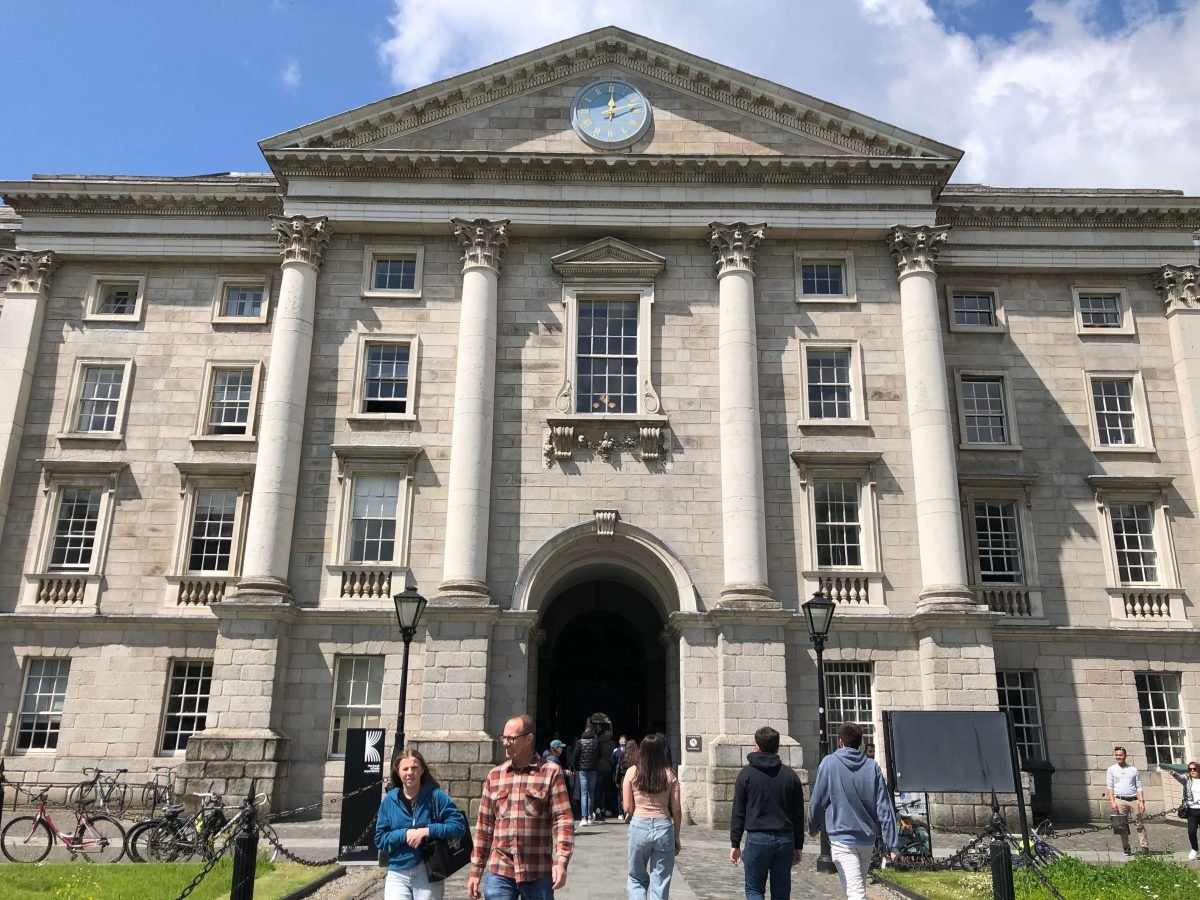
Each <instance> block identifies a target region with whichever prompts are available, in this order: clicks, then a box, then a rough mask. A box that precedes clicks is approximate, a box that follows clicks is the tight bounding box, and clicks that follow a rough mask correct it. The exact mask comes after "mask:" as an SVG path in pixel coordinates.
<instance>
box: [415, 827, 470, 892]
mask: <svg viewBox="0 0 1200 900" xmlns="http://www.w3.org/2000/svg"><path fill="white" fill-rule="evenodd" d="M472 849H474V845H473V844H472V843H471V829H470V828H469V827H468V828H467V830H466V831H464V832H463V833H462V836H461V837H456V838H429V839H428V840H426V841H425V871H426V872H427V873H428V874H429V880H430V881H445V880H446V879H447V878H449V877H450V876H451V875H453V874H454V873H455V872H457V871H458V870H459V869H461V868H462V867H463V866H465V865H466V864H467V863H469V862H470V861H471V850H472Z"/></svg>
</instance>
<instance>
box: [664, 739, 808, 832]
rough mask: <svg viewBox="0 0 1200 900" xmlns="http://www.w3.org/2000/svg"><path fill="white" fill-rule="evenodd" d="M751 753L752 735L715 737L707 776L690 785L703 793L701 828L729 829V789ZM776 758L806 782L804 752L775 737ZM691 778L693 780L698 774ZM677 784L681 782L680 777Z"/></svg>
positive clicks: (730, 810)
mask: <svg viewBox="0 0 1200 900" xmlns="http://www.w3.org/2000/svg"><path fill="white" fill-rule="evenodd" d="M764 724H765V723H764ZM753 752H754V735H753V734H747V735H742V734H719V735H717V736H716V737H715V738H713V739H712V741H711V742H710V743H709V745H708V766H707V772H706V773H704V774H703V777H702V778H699V779H696V781H694V782H691V783H693V784H696V787H697V788H701V789H703V790H704V791H705V796H704V806H703V807H702V812H701V813H700V817H701V818H703V819H704V820H705V821H704V822H703V823H702V824H704V825H706V826H708V827H709V828H727V827H728V826H729V822H730V819H731V818H732V817H733V787H734V784H735V783H736V782H737V777H738V775H740V774H741V771H742V769H744V768H745V767H746V756H747V755H748V754H750V753H753ZM693 755H697V754H693ZM779 758H780V761H781V762H782V763H783V764H784V765H785V766H788V767H790V768H792V769H794V770H795V771H796V774H797V775H799V776H800V780H801V781H803V782H805V783H807V782H808V781H809V778H808V772H807V771H806V770H805V769H804V748H803V747H801V746H800V745H799V744H798V743H796V741H795V740H794V739H792V738H791V737H788V736H787V735H783V734H781V735H780V736H779ZM684 762H685V763H686V762H688V761H687V760H684ZM692 774H693V777H694V776H695V775H698V774H700V773H692ZM680 780H681V781H682V780H683V776H682V775H681V776H680ZM697 782H698V783H697ZM693 808H695V807H694V806H693Z"/></svg>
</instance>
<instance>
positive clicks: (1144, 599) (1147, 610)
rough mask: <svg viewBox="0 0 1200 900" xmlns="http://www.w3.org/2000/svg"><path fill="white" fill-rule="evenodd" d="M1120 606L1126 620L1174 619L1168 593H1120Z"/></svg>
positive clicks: (1153, 591)
mask: <svg viewBox="0 0 1200 900" xmlns="http://www.w3.org/2000/svg"><path fill="white" fill-rule="evenodd" d="M1121 606H1122V610H1123V612H1124V613H1125V618H1127V619H1174V618H1175V615H1174V612H1173V610H1172V609H1171V594H1170V592H1168V591H1155V590H1150V591H1128V590H1127V591H1122V592H1121Z"/></svg>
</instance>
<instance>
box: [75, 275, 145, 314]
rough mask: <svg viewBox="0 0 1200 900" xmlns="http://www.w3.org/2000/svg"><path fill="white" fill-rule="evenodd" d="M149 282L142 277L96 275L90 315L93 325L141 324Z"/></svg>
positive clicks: (89, 299)
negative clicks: (98, 323) (99, 323)
mask: <svg viewBox="0 0 1200 900" xmlns="http://www.w3.org/2000/svg"><path fill="white" fill-rule="evenodd" d="M145 288H146V279H145V277H144V276H140V275H93V276H92V279H91V281H90V282H89V284H88V293H87V300H86V307H85V309H86V313H85V315H84V318H85V319H87V320H88V321H91V322H140V321H141V318H142V301H143V294H144V292H145Z"/></svg>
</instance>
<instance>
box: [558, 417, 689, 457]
mask: <svg viewBox="0 0 1200 900" xmlns="http://www.w3.org/2000/svg"><path fill="white" fill-rule="evenodd" d="M546 424H547V425H548V430H547V432H546V441H545V443H544V444H543V445H542V456H543V457H544V458H545V460H546V468H547V469H549V468H551V467H552V466H553V465H554V463H555V462H565V461H566V460H569V459H573V458H574V456H575V453H576V451H579V450H582V451H585V452H586V451H590V452H591V453H592V454H594V455H595V456H597V457H599V458H600V459H602V460H603V461H604V462H606V463H611V462H612V459H613V455H614V454H617V453H631V452H634V453H637V454H638V456H639V457H640V458H641V460H642V462H644V463H647V464H650V463H661V462H666V459H667V454H668V450H667V441H666V437H665V432H666V430H667V423H666V420H665V418H656V419H654V420H653V421H647V420H644V419H642V420H628V421H621V422H619V423H614V422H605V421H603V420H600V421H597V422H594V423H593V422H589V421H587V420H586V419H550V420H548V422H547V423H546ZM614 425H618V426H623V427H624V428H625V429H629V428H633V429H636V431H630V430H625V431H623V432H619V431H617V428H616V427H613V426H614ZM614 432H616V434H617V436H616V437H614V436H613V433H614Z"/></svg>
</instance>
